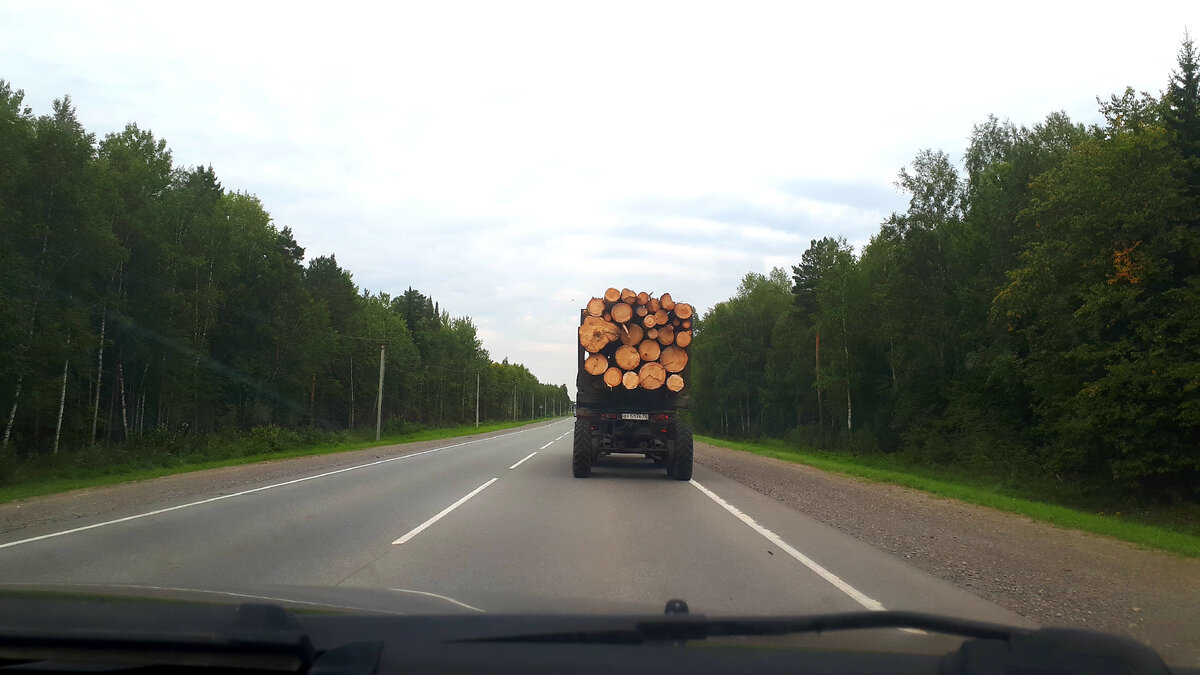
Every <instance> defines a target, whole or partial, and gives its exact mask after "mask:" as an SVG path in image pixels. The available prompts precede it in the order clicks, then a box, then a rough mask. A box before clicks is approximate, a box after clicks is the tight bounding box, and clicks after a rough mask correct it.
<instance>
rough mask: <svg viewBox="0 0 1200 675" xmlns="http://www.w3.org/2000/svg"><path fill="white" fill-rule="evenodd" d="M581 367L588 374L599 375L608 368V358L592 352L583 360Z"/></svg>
mask: <svg viewBox="0 0 1200 675" xmlns="http://www.w3.org/2000/svg"><path fill="white" fill-rule="evenodd" d="M583 369H584V370H586V371H587V372H588V374H589V375H599V374H601V373H603V372H604V371H605V370H608V358H607V357H605V356H604V355H603V354H592V355H591V356H589V357H587V358H586V359H584V361H583Z"/></svg>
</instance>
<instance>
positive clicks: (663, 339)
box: [656, 325, 675, 347]
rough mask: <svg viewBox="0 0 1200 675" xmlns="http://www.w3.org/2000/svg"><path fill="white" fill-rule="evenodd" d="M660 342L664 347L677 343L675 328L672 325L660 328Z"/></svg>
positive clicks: (658, 338)
mask: <svg viewBox="0 0 1200 675" xmlns="http://www.w3.org/2000/svg"><path fill="white" fill-rule="evenodd" d="M656 339H657V340H658V343H659V344H660V345H662V346H664V347H666V346H668V345H672V344H674V343H675V329H674V328H672V327H671V326H670V325H666V326H663V327H662V328H659V329H658V337H657V338H656Z"/></svg>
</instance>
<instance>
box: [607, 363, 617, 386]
mask: <svg viewBox="0 0 1200 675" xmlns="http://www.w3.org/2000/svg"><path fill="white" fill-rule="evenodd" d="M604 384H607V385H608V386H609V387H617V386H620V384H621V369H620V368H617V367H616V366H613V367H612V368H609V369H608V370H606V371H604Z"/></svg>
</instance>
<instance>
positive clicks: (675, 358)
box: [658, 345, 688, 373]
mask: <svg viewBox="0 0 1200 675" xmlns="http://www.w3.org/2000/svg"><path fill="white" fill-rule="evenodd" d="M658 362H659V363H661V364H662V366H663V368H666V369H667V372H668V373H678V372H679V371H681V370H683V369H684V368H686V367H687V362H688V355H687V352H686V351H684V350H682V349H680V348H679V347H676V346H673V345H672V346H670V347H666V348H664V349H663V350H662V354H661V355H659V357H658Z"/></svg>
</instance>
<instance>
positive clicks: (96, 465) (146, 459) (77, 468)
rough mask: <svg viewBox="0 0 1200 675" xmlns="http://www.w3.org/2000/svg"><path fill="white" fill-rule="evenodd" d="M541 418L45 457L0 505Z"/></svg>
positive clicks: (18, 473) (4, 492)
mask: <svg viewBox="0 0 1200 675" xmlns="http://www.w3.org/2000/svg"><path fill="white" fill-rule="evenodd" d="M547 419H550V418H543V419H540V420H533V421H530V420H523V421H519V422H493V423H490V424H482V425H480V426H479V427H476V426H475V425H473V424H472V425H464V426H456V427H443V428H432V429H420V430H416V431H409V432H400V433H393V434H385V435H383V436H382V437H381V438H380V439H379V440H378V441H376V440H375V438H374V435H373V434H371V435H370V437H362V436H357V435H349V434H346V433H341V434H329V435H326V437H325V439H323V440H321V441H317V442H312V441H308V442H306V441H305V440H304V438H303V437H302V436H301V437H300V438H294V437H291V436H285V438H288V440H292V441H293V442H291V443H288V442H286V441H285V442H283V443H279V442H274V443H271V444H270V445H269V447H270V448H271V449H269V450H267V451H263V450H262V448H261V447H260V446H257V445H252V444H246V443H241V442H240V441H244V440H245V439H244V438H240V437H239V438H236V439H234V440H235V441H238V442H232V441H231V442H226V443H222V442H221V441H220V440H218V441H216V442H214V443H211V444H207V445H204V446H203V447H201V448H199V449H195V448H189V449H188V451H186V452H166V453H159V454H154V455H150V454H147V453H145V452H139V451H135V452H111V451H103V450H99V451H98V450H92V451H88V452H80V453H74V454H65V455H63V456H62V457H60V458H46V460H45V461H43V462H33V463H29V464H26V465H23V466H19V467H17V468H16V469H15V470H14V471H12V472H11V475H9V476H8V477H7V480H5V484H4V485H0V503H4V502H10V501H13V500H16V499H24V498H27V497H37V496H40V495H47V494H54V493H58V492H67V491H69V490H78V489H81V488H89V487H99V486H103V485H115V484H117V483H129V482H134V481H139V480H146V479H148V478H158V477H159V476H168V475H172V474H177V473H189V472H192V471H203V470H205V469H216V468H220V467H224V466H238V465H244V464H253V463H256V462H265V461H273V460H280V459H291V458H293V457H306V456H309V455H328V454H333V453H338V452H350V451H353V450H364V449H366V448H374V447H378V446H383V445H396V444H399V443H417V442H420V441H435V440H439V439H443V438H455V437H459V436H471V435H475V434H484V433H489V432H493V431H503V430H504V429H512V428H514V427H520V426H525V425H526V424H534V423H537V422H544V421H546V420H547ZM97 454H103V455H105V459H107V460H108V461H105V459H101V460H99V461H97V460H96V459H95V457H96V455H97Z"/></svg>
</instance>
